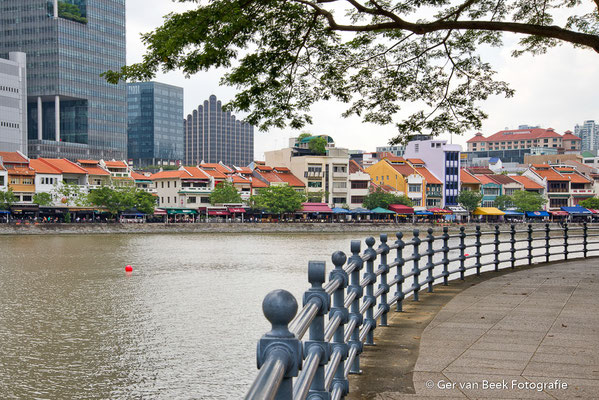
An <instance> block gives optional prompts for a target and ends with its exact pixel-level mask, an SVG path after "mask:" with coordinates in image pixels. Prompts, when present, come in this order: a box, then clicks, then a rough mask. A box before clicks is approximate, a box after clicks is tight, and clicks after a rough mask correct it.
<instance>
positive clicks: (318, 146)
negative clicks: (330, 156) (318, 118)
mask: <svg viewBox="0 0 599 400" xmlns="http://www.w3.org/2000/svg"><path fill="white" fill-rule="evenodd" d="M327 144H328V143H327V140H326V139H325V138H323V137H321V136H318V137H315V138H312V139H310V141H309V142H308V148H309V149H310V150H311V151H312V152H313V153H314V154H319V155H322V154H326V152H327V150H326V146H327Z"/></svg>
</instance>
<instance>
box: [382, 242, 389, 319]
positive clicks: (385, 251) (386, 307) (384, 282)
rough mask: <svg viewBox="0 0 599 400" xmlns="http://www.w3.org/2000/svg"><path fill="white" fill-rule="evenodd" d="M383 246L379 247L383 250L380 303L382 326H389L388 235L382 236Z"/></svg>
mask: <svg viewBox="0 0 599 400" xmlns="http://www.w3.org/2000/svg"><path fill="white" fill-rule="evenodd" d="M380 239H381V244H380V245H379V249H381V263H380V265H379V269H381V270H382V271H383V272H381V283H380V284H379V289H382V290H383V292H382V293H381V301H380V303H379V308H382V309H383V310H384V311H383V314H382V315H381V323H380V325H381V326H387V313H388V312H389V309H390V307H389V304H388V303H387V293H389V285H388V284H387V274H388V273H389V264H387V254H389V246H388V245H387V234H386V233H382V234H381V236H380Z"/></svg>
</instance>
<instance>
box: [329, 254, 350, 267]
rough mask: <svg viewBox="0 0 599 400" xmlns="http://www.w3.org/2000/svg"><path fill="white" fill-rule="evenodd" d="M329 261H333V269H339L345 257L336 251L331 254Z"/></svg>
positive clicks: (345, 259)
mask: <svg viewBox="0 0 599 400" xmlns="http://www.w3.org/2000/svg"><path fill="white" fill-rule="evenodd" d="M331 260H332V261H333V264H335V267H338V268H341V266H342V265H343V264H345V261H347V256H346V255H345V253H344V252H342V251H336V252H334V253H333V256H332V257H331Z"/></svg>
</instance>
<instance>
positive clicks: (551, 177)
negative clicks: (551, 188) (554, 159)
mask: <svg viewBox="0 0 599 400" xmlns="http://www.w3.org/2000/svg"><path fill="white" fill-rule="evenodd" d="M534 172H536V173H537V175H539V176H540V177H541V178H545V179H547V180H548V181H568V180H569V179H568V178H566V177H565V176H563V175H561V174H560V173H559V172H557V171H555V170H554V169H552V168H549V169H536V168H535V169H534Z"/></svg>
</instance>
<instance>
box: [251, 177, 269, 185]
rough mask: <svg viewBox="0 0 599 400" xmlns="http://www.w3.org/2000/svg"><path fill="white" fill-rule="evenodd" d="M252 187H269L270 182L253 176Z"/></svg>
mask: <svg viewBox="0 0 599 400" xmlns="http://www.w3.org/2000/svg"><path fill="white" fill-rule="evenodd" d="M252 187H253V188H265V187H268V184H267V183H264V182H262V181H261V180H260V179H258V178H256V177H252Z"/></svg>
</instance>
